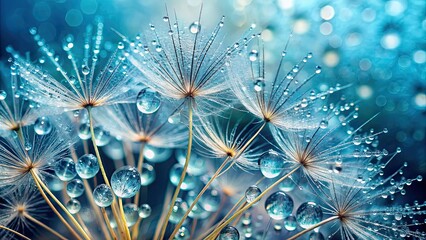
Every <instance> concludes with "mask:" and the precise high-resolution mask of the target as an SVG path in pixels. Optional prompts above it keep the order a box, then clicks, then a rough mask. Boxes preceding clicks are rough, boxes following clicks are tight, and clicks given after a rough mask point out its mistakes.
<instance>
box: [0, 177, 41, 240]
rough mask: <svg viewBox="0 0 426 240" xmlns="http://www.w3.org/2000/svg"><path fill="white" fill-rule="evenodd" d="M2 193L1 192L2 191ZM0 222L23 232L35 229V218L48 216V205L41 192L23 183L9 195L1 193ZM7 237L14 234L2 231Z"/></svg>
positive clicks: (11, 236) (39, 218) (10, 237)
mask: <svg viewBox="0 0 426 240" xmlns="http://www.w3.org/2000/svg"><path fill="white" fill-rule="evenodd" d="M0 193H1V192H0ZM1 196H2V200H3V203H0V206H1V208H0V224H2V225H3V226H6V227H9V228H11V229H16V230H20V231H23V232H26V231H28V230H29V229H34V228H35V224H34V221H33V219H35V220H36V221H39V220H41V219H43V218H45V217H46V215H47V212H48V206H47V205H46V203H45V202H44V200H43V199H42V198H41V195H40V193H39V192H38V191H37V190H36V189H35V188H33V186H31V185H22V186H19V187H18V188H16V189H15V190H14V191H13V192H11V193H10V194H7V195H1ZM0 234H2V236H6V238H7V239H13V237H14V236H13V234H9V233H7V232H1V231H0Z"/></svg>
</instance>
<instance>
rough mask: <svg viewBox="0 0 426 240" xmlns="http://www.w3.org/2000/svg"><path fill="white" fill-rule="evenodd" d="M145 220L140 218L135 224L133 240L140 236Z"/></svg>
mask: <svg viewBox="0 0 426 240" xmlns="http://www.w3.org/2000/svg"><path fill="white" fill-rule="evenodd" d="M142 220H143V218H141V217H140V218H138V221H137V222H136V223H135V225H134V226H133V228H132V240H136V239H137V238H138V235H139V225H140V224H141V222H142Z"/></svg>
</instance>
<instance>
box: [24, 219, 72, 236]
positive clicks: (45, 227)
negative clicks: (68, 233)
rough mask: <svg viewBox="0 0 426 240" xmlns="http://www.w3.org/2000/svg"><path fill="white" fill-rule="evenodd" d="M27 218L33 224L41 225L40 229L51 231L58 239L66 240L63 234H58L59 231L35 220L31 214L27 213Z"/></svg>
mask: <svg viewBox="0 0 426 240" xmlns="http://www.w3.org/2000/svg"><path fill="white" fill-rule="evenodd" d="M24 216H25V218H27V219H28V220H30V221H31V222H33V223H35V224H37V225H39V226H40V227H42V228H44V229H46V230H47V231H49V232H50V233H52V234H53V235H55V236H57V237H58V238H60V239H62V240H66V239H67V238H66V237H64V236H62V234H60V233H58V232H57V231H55V230H53V229H52V228H50V227H49V226H47V225H46V224H44V223H42V222H40V221H39V220H37V219H35V218H33V217H32V216H30V215H29V214H27V213H25V214H24Z"/></svg>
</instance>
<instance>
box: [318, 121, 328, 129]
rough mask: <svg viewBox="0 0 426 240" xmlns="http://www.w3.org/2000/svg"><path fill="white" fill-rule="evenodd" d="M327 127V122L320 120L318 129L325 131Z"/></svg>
mask: <svg viewBox="0 0 426 240" xmlns="http://www.w3.org/2000/svg"><path fill="white" fill-rule="evenodd" d="M327 127H328V121H327V120H325V119H324V120H322V121H321V122H320V128H321V129H326V128H327Z"/></svg>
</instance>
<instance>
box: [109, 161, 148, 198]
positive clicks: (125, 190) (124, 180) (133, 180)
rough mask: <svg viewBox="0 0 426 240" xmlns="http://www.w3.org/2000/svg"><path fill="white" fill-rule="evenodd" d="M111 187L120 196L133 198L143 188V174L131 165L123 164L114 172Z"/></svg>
mask: <svg viewBox="0 0 426 240" xmlns="http://www.w3.org/2000/svg"><path fill="white" fill-rule="evenodd" d="M111 187H112V190H113V191H114V193H115V195H117V196H118V197H120V198H131V197H133V196H135V195H136V193H137V192H138V191H139V189H140V188H141V175H140V174H139V172H138V170H137V169H136V168H134V167H131V166H123V167H121V168H119V169H117V170H115V172H114V173H113V174H112V176H111Z"/></svg>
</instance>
